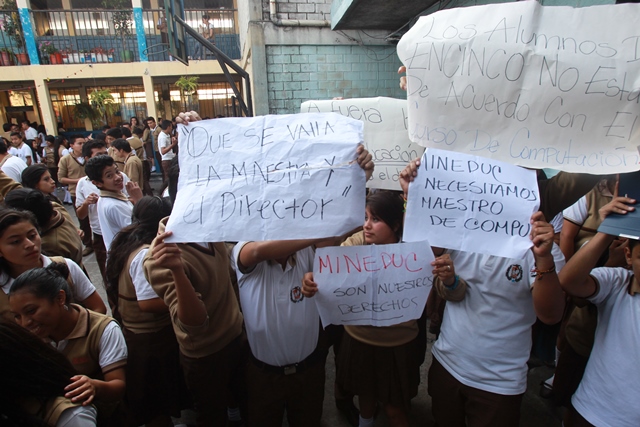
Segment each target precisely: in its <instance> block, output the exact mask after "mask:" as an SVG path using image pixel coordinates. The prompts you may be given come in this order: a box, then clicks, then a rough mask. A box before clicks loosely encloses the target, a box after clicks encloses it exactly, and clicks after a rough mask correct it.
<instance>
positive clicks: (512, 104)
mask: <svg viewBox="0 0 640 427" xmlns="http://www.w3.org/2000/svg"><path fill="white" fill-rule="evenodd" d="M638 28H640V6H639V5H637V4H621V5H606V6H592V7H583V8H571V7H565V6H562V7H561V6H548V7H544V6H540V4H539V3H538V2H535V1H525V2H514V3H504V4H492V5H486V6H475V7H463V8H457V9H450V10H442V11H439V12H436V13H434V14H432V15H429V16H424V17H421V18H420V20H419V21H418V23H417V24H416V25H414V26H413V27H412V28H411V30H409V31H408V32H407V33H406V34H405V35H404V36H403V37H402V40H401V41H400V43H399V44H398V56H399V57H400V60H401V61H402V62H403V64H404V65H405V66H406V67H407V85H408V90H407V93H408V101H409V102H408V113H409V137H410V138H411V140H412V141H414V142H418V143H420V144H422V145H424V146H426V147H434V148H440V149H444V150H452V151H458V152H466V153H470V154H475V155H479V156H483V157H490V158H493V159H497V160H502V161H505V162H509V163H513V164H518V165H521V166H527V167H534V168H554V169H559V170H564V171H568V172H587V173H596V174H608V173H622V172H629V171H634V170H638V169H640V164H639V160H640V156H639V155H638V150H637V149H636V147H637V146H638V142H640V103H639V100H640V33H639V32H638Z"/></svg>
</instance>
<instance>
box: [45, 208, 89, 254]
mask: <svg viewBox="0 0 640 427" xmlns="http://www.w3.org/2000/svg"><path fill="white" fill-rule="evenodd" d="M40 239H41V240H42V245H41V249H42V252H44V253H46V254H47V255H51V256H54V255H56V256H62V257H65V258H69V259H72V260H73V261H74V262H75V263H76V264H78V265H82V239H80V236H79V235H78V229H77V228H76V226H75V225H74V224H73V223H72V222H71V221H70V220H69V219H67V217H65V216H64V215H62V214H61V213H60V212H58V211H57V210H55V209H54V216H53V217H52V218H51V219H50V220H49V222H48V223H47V224H46V225H45V226H44V227H42V230H41V231H40Z"/></svg>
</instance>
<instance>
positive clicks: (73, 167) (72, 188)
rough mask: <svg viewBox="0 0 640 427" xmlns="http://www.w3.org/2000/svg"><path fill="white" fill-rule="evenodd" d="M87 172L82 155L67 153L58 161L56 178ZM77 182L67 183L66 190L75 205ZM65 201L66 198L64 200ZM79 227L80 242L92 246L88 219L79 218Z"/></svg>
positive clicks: (83, 175) (80, 175)
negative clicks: (81, 233) (80, 233)
mask: <svg viewBox="0 0 640 427" xmlns="http://www.w3.org/2000/svg"><path fill="white" fill-rule="evenodd" d="M86 175H87V174H85V173H84V157H78V158H76V157H75V156H74V155H73V154H71V153H70V154H67V155H65V156H63V157H62V158H61V159H60V162H58V179H62V178H69V179H80V178H83V177H85V176H86ZM77 185H78V184H77V183H74V184H68V187H69V188H68V190H69V193H70V194H71V203H72V204H73V205H74V206H75V203H76V187H77ZM65 202H66V200H65ZM78 221H79V223H80V229H81V230H82V231H83V232H84V237H83V238H82V243H84V245H85V246H87V247H89V248H90V247H92V240H91V226H90V225H89V220H88V219H87V218H85V219H79V218H78Z"/></svg>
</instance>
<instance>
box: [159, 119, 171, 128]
mask: <svg viewBox="0 0 640 427" xmlns="http://www.w3.org/2000/svg"><path fill="white" fill-rule="evenodd" d="M170 126H173V123H172V122H171V120H163V121H162V124H160V129H162V130H167V129H168V128H169V127H170Z"/></svg>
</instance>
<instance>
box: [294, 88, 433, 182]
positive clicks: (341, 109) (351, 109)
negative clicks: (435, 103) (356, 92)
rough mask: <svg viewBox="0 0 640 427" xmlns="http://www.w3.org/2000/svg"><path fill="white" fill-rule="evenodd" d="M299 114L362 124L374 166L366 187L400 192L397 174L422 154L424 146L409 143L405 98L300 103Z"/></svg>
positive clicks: (365, 141) (366, 145)
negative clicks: (339, 117)
mask: <svg viewBox="0 0 640 427" xmlns="http://www.w3.org/2000/svg"><path fill="white" fill-rule="evenodd" d="M300 112H301V113H320V112H323V113H324V112H333V113H338V114H342V115H343V116H345V117H350V118H352V119H356V120H360V121H361V122H362V123H364V145H365V147H366V148H367V150H369V152H370V153H371V156H372V157H373V161H374V163H375V165H376V169H375V171H374V172H373V175H372V176H371V179H370V180H369V181H368V182H367V187H368V188H383V189H386V190H401V188H400V183H399V181H398V179H399V177H400V172H402V169H404V167H405V166H406V165H407V163H409V162H410V161H411V160H413V159H416V158H418V157H420V156H422V153H424V147H422V146H420V145H418V144H416V143H412V142H411V140H409V135H408V133H407V124H408V123H407V119H408V117H407V100H406V99H394V98H385V97H378V98H354V99H343V100H332V101H307V102H303V103H302V106H301V107H300Z"/></svg>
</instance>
